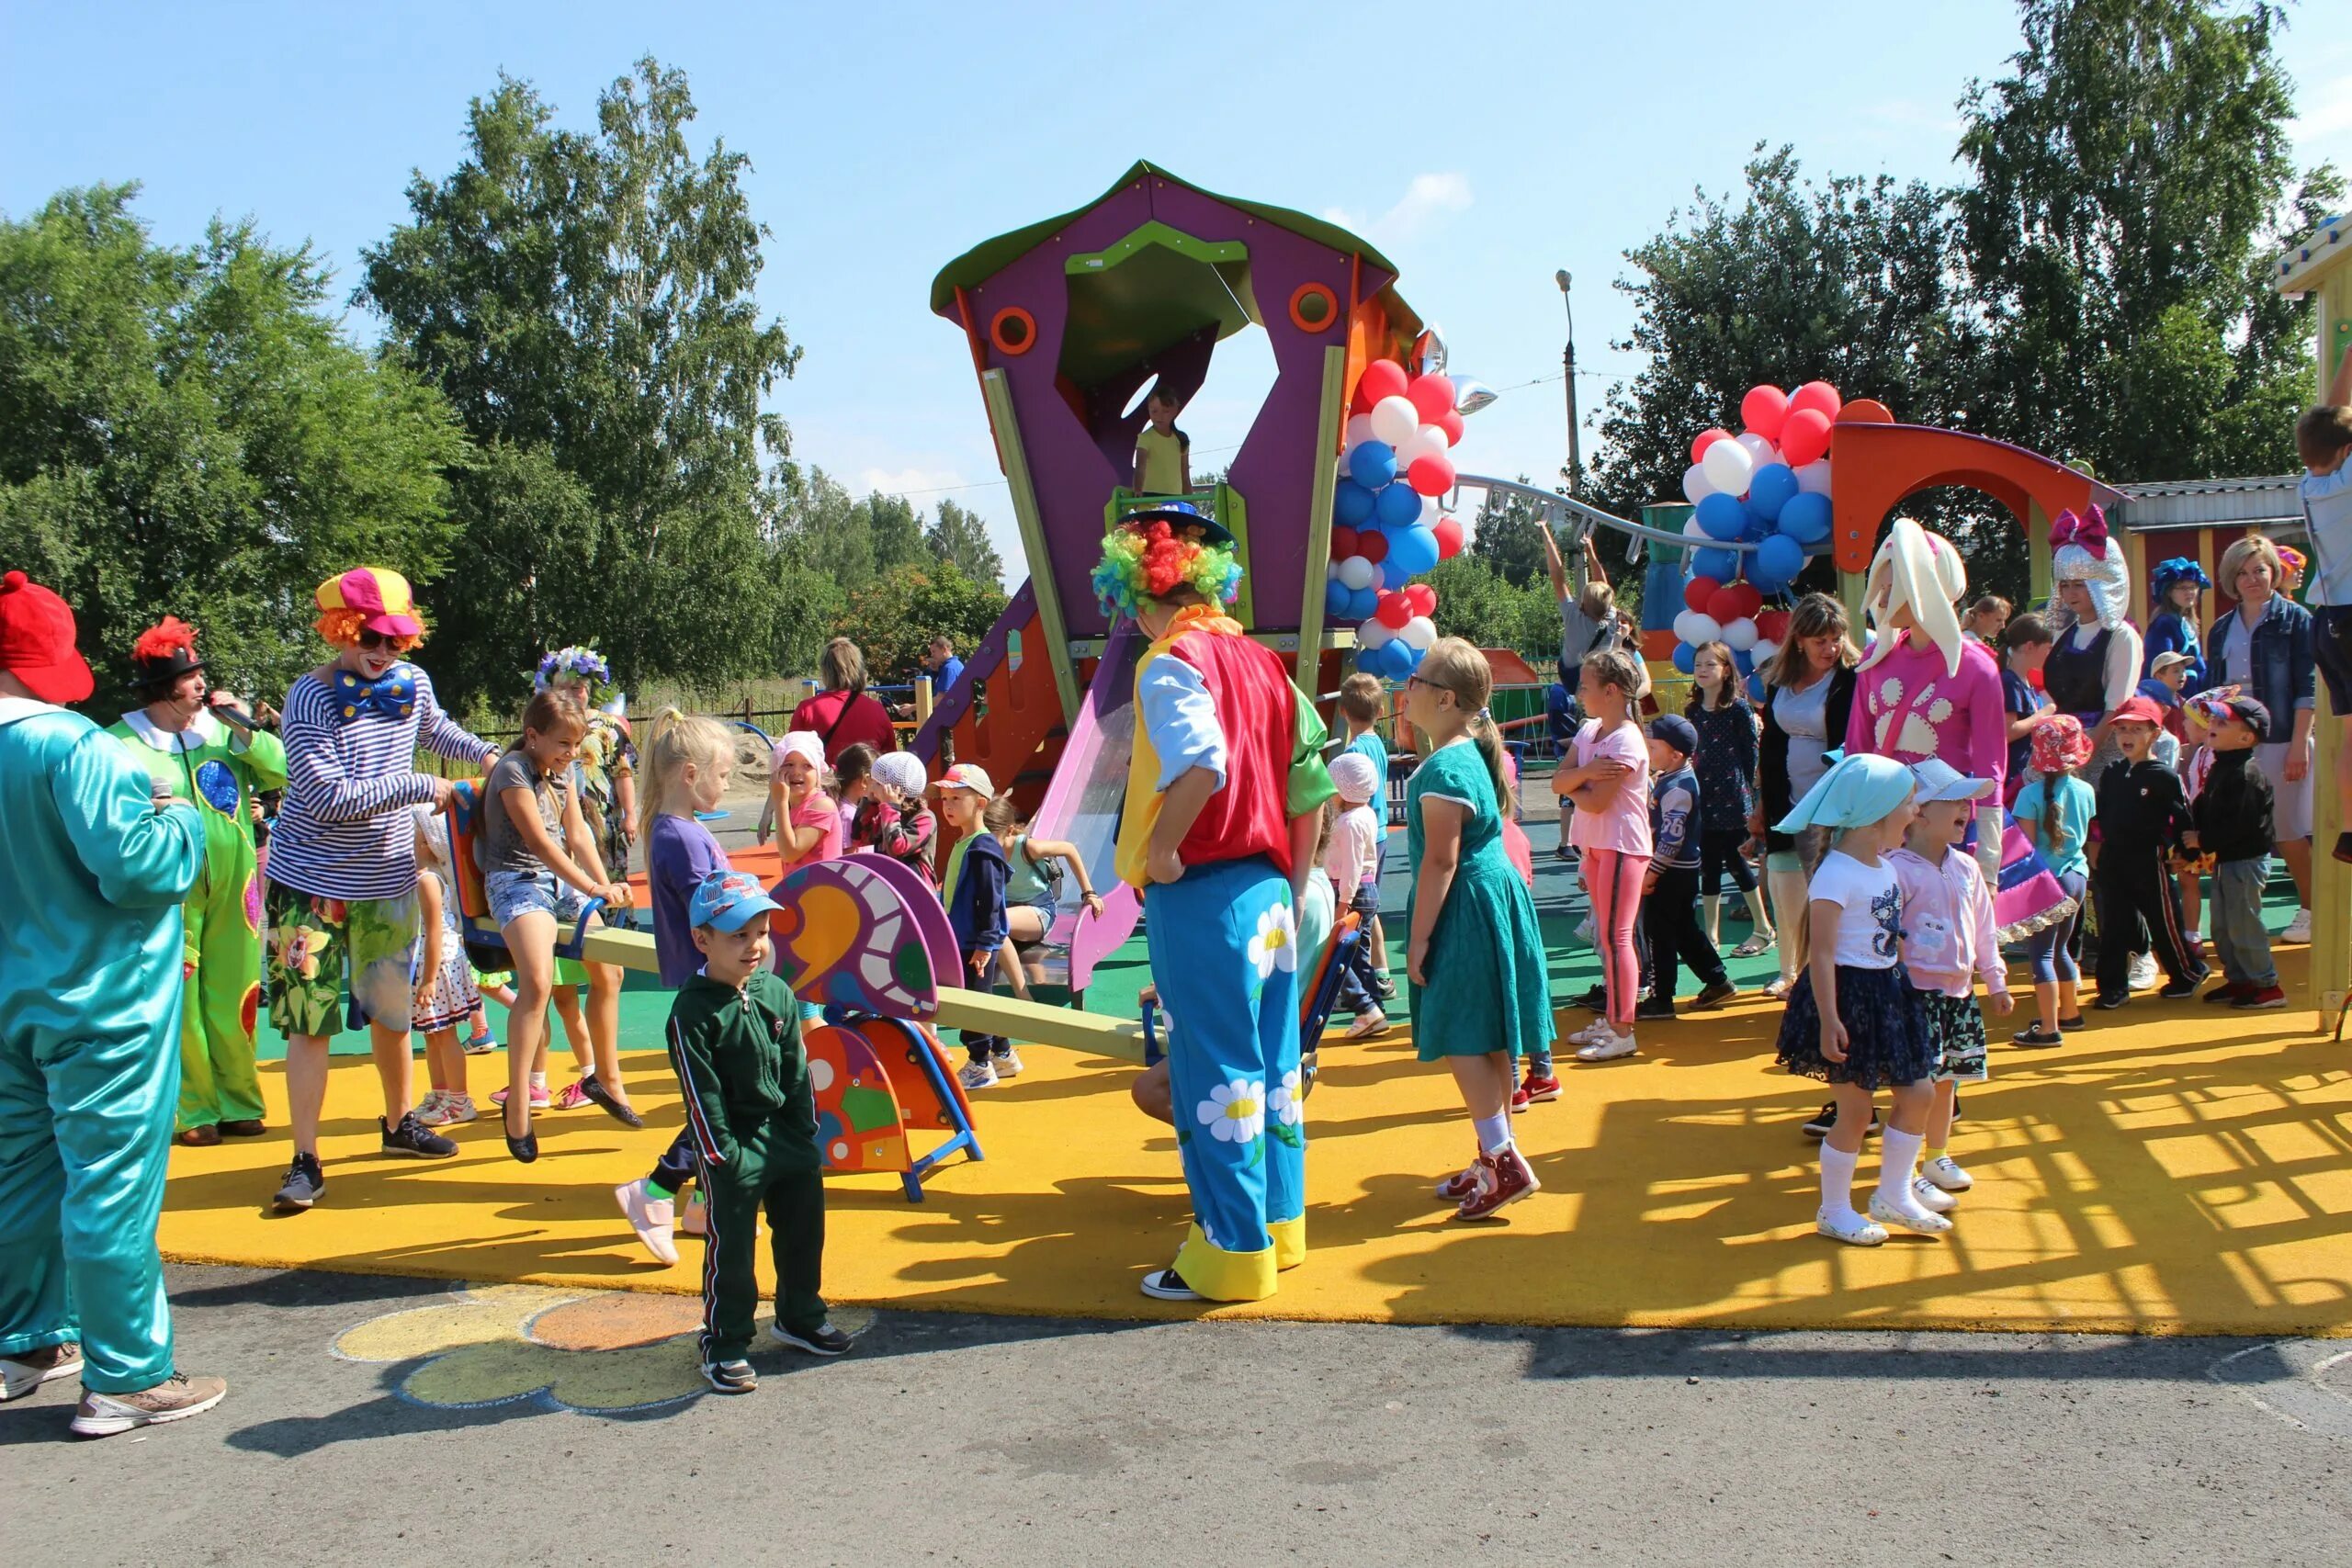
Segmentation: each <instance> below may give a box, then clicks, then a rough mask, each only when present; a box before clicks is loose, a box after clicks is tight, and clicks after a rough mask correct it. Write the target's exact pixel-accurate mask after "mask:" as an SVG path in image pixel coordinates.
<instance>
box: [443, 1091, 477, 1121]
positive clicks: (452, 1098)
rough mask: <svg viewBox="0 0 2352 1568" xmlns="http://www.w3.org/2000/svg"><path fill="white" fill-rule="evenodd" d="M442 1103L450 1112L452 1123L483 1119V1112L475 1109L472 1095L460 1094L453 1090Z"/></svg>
mask: <svg viewBox="0 0 2352 1568" xmlns="http://www.w3.org/2000/svg"><path fill="white" fill-rule="evenodd" d="M441 1103H442V1105H443V1107H444V1108H445V1109H447V1111H448V1112H449V1120H450V1121H452V1122H473V1121H478V1120H480V1119H481V1111H477V1110H475V1109H474V1097H473V1096H472V1095H470V1094H459V1093H458V1092H457V1091H456V1090H455V1089H452V1090H450V1091H449V1093H448V1094H447V1096H445V1097H444V1098H443V1100H442V1101H441Z"/></svg>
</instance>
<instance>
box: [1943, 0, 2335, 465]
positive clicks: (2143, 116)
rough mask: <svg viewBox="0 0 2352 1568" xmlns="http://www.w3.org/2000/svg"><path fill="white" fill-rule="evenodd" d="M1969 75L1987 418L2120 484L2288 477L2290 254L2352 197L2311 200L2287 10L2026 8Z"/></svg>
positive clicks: (2040, 3)
mask: <svg viewBox="0 0 2352 1568" xmlns="http://www.w3.org/2000/svg"><path fill="white" fill-rule="evenodd" d="M2019 10H2020V13H2021V17H2022V23H2023V40H2022V47H2021V48H2020V49H2019V50H2018V52H2017V53H2016V54H2015V55H2013V56H2011V57H2010V61H2009V66H2010V70H2009V73H2008V74H2007V75H2006V76H2003V77H2002V78H2001V79H2000V80H1998V81H1996V82H1994V83H1992V84H1990V85H1986V84H1985V83H1982V82H1976V83H1972V84H1971V85H1970V89H1969V92H1968V95H1967V96H1966V97H1965V98H1964V99H1963V100H1962V105H1961V107H1962V113H1963V114H1964V116H1965V117H1966V121H1965V127H1964V129H1963V130H1962V136H1961V142H1960V156H1961V159H1962V162H1963V163H1964V164H1966V165H1967V167H1968V168H1969V169H1970V170H1971V171H1972V173H1973V181H1972V182H1971V183H1970V184H1969V185H1968V186H1966V187H1965V188H1963V189H1962V191H1961V192H1960V193H1959V196H1958V211H1959V214H1960V218H1961V221H1962V229H1963V232H1964V236H1965V249H1966V256H1967V266H1968V272H1969V276H1970V277H1971V279H1972V280H1973V281H1972V287H1971V288H1970V289H1969V291H1968V294H1967V298H1968V299H1969V300H1971V301H1972V302H1973V314H1974V316H1975V317H1976V320H1977V321H1978V324H1979V329H1980V332H1979V335H1980V339H1981V341H1983V342H1984V343H1985V344H1989V345H1995V346H1996V350H1997V351H1996V352H1989V353H1985V354H1984V355H1981V356H1980V359H1979V364H1978V367H1977V370H1978V374H1977V378H1976V379H1977V387H1976V390H1975V394H1974V400H1973V403H1972V412H1973V415H1974V423H1975V424H1976V425H1977V427H1979V428H1981V429H1983V430H1985V432H1986V433H1987V434H1996V435H2000V436H2003V437H2005V438H2007V439H2011V440H2016V441H2018V442H2021V443H2023V444H2024V445H2027V446H2033V447H2035V448H2037V449H2039V450H2042V451H2048V452H2052V453H2055V454H2059V455H2062V456H2065V457H2071V458H2076V459H2080V460H2083V461H2085V462H2086V463H2087V464H2088V465H2089V466H2090V467H2092V468H2094V469H2096V471H2098V473H2099V474H2100V475H2101V477H2103V478H2106V479H2118V480H2126V481H2128V480H2131V479H2157V478H2180V477H2191V476H2207V475H2226V474H2245V473H2276V472H2279V471H2282V470H2284V469H2286V468H2290V466H2291V464H2292V459H2293V446H2292V443H2291V440H2290V426H2291V422H2292V418H2293V412H2294V410H2295V409H2296V408H2297V407H2298V406H2300V404H2301V402H2302V400H2304V399H2305V398H2306V397H2307V396H2308V392H2309V384H2310V379H2311V374H2312V371H2311V361H2310V356H2309V355H2310V342H2311V339H2310V332H2309V327H2308V324H2307V321H2306V320H2305V319H2304V317H2303V314H2302V312H2301V311H2299V310H2292V309H2290V307H2288V306H2287V304H2286V303H2285V302H2284V301H2282V300H2280V299H2278V297H2277V295H2276V294H2275V293H2274V292H2273V291H2272V289H2271V288H2270V287H2269V282H2268V276H2267V275H2268V265H2267V264H2268V262H2269V260H2270V257H2271V255H2272V254H2274V253H2275V252H2276V251H2277V250H2278V248H2279V247H2280V246H2282V245H2283V244H2284V243H2286V240H2287V239H2288V238H2289V237H2290V236H2291V235H2292V234H2293V233H2296V232H2300V231H2301V230H2303V229H2305V228H2308V227H2309V226H2310V225H2311V224H2312V223H2314V222H2316V221H2317V220H2319V219H2320V218H2321V217H2323V216H2324V213H2325V212H2326V211H2329V210H2333V209H2334V207H2335V204H2336V203H2337V202H2338V201H2339V200H2340V199H2341V197H2342V196H2343V194H2344V187H2343V184H2342V182H2341V181H2340V180H2338V179H2337V178H2336V176H2335V171H2334V170H2332V169H2330V168H2327V167H2325V166H2323V167H2321V168H2319V169H2317V170H2315V171H2313V172H2312V174H2311V175H2309V177H2308V178H2307V179H2305V180H2304V181H2303V183H2302V185H2301V189H2300V190H2298V189H2297V188H2296V186H2297V177H2296V173H2295V170H2294V167H2293V164H2292V161H2291V159H2290V151H2289V136H2288V121H2289V120H2290V118H2292V116H2293V113H2294V106H2293V102H2292V98H2291V96H2290V87H2289V83H2288V80H2287V77H2286V73H2285V72H2284V70H2283V69H2282V68H2281V66H2280V64H2279V62H2278V56H2277V52H2276V49H2275V43H2276V39H2277V34H2278V29H2279V28H2281V27H2282V26H2283V25H2284V21H2283V13H2282V11H2281V9H2280V8H2279V7H2278V6H2272V5H2268V4H2254V5H2247V6H2239V5H2229V6H2223V5H2218V4H2213V3H2211V0H2024V3H2023V4H2022V5H2021V6H2019Z"/></svg>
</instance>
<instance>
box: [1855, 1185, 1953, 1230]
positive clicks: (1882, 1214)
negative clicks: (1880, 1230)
mask: <svg viewBox="0 0 2352 1568" xmlns="http://www.w3.org/2000/svg"><path fill="white" fill-rule="evenodd" d="M1906 1196H1907V1194H1906ZM1871 1219H1874V1220H1876V1221H1877V1222H1878V1223H1879V1224H1883V1225H1891V1226H1893V1227H1894V1229H1896V1230H1905V1231H1909V1232H1911V1233H1912V1234H1913V1235H1943V1234H1944V1233H1945V1232H1946V1231H1949V1230H1951V1221H1950V1220H1948V1219H1945V1218H1944V1217H1943V1216H1942V1215H1941V1214H1939V1213H1935V1212H1934V1211H1933V1210H1931V1209H1923V1208H1921V1207H1920V1206H1919V1205H1918V1204H1917V1203H1909V1204H1905V1203H1897V1202H1894V1201H1890V1200H1889V1199H1888V1198H1887V1197H1886V1196H1885V1195H1884V1194H1883V1193H1877V1192H1873V1193H1871Z"/></svg>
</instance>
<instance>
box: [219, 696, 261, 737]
mask: <svg viewBox="0 0 2352 1568" xmlns="http://www.w3.org/2000/svg"><path fill="white" fill-rule="evenodd" d="M212 712H213V713H214V714H215V715H217V716H220V717H221V718H225V719H227V720H228V721H229V722H230V723H231V724H233V725H235V726H236V727H237V728H239V729H242V730H243V731H244V732H245V733H246V734H248V735H251V734H252V733H253V732H254V730H256V729H258V728H261V726H260V725H259V724H257V723H256V722H254V716H253V715H251V714H249V713H247V712H246V711H245V710H244V709H243V708H241V707H239V706H238V705H236V704H234V703H214V704H213V705H212Z"/></svg>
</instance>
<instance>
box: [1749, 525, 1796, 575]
mask: <svg viewBox="0 0 2352 1568" xmlns="http://www.w3.org/2000/svg"><path fill="white" fill-rule="evenodd" d="M1755 567H1756V570H1755V573H1754V575H1755V576H1756V577H1757V578H1758V579H1759V580H1761V579H1765V578H1770V580H1771V581H1774V582H1786V581H1789V580H1790V579H1792V578H1793V577H1795V576H1796V574H1797V573H1799V572H1801V571H1803V570H1804V546H1803V545H1801V544H1799V543H1797V542H1796V541H1795V540H1794V539H1792V538H1790V537H1789V536H1787V535H1786V534H1775V535H1773V536H1771V537H1770V538H1769V539H1767V540H1765V541H1764V542H1763V543H1762V544H1760V545H1758V546H1757V547H1756V561H1755ZM1758 586H1759V587H1760V586H1762V583H1761V581H1759V582H1758Z"/></svg>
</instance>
